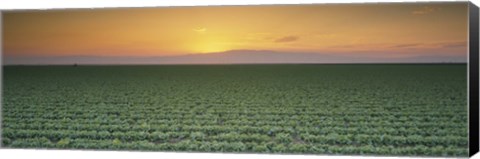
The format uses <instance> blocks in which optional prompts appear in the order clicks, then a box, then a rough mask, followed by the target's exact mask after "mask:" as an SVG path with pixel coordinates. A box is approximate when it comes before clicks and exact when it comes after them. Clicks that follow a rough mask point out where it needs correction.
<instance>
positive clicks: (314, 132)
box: [1, 2, 469, 157]
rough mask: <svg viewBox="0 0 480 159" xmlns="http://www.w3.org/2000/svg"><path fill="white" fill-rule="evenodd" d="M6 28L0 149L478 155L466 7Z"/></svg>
mask: <svg viewBox="0 0 480 159" xmlns="http://www.w3.org/2000/svg"><path fill="white" fill-rule="evenodd" d="M2 16H3V17H2V19H3V21H2V28H3V30H2V34H3V48H2V51H3V55H2V62H3V65H2V69H3V74H2V105H1V106H2V108H1V114H2V116H1V117H2V121H1V126H2V129H1V144H2V148H22V149H23V148H30V149H79V150H122V151H161V152H215V153H260V154H263V153H267V154H315V155H371V156H448V157H452V156H457V157H458V156H461V157H466V156H468V146H469V142H468V106H467V103H468V99H467V91H468V84H467V70H468V67H467V61H468V50H467V43H468V3H467V2H443V3H437V2H431V3H371V4H308V5H256V6H255V5H247V6H190V7H187V6H185V7H154V8H110V9H55V10H18V11H4V12H3V13H2Z"/></svg>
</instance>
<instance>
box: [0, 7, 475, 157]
mask: <svg viewBox="0 0 480 159" xmlns="http://www.w3.org/2000/svg"><path fill="white" fill-rule="evenodd" d="M419 1H425V0H223V1H222V0H202V1H199V0H176V1H155V0H0V10H14V9H52V8H56V9H58V8H60V9H61V8H105V7H107V8H112V7H154V6H198V5H200V6H204V5H246V4H309V3H375V2H419ZM435 1H437V2H438V1H451V0H435ZM479 1H480V0H472V2H474V3H475V4H476V5H477V6H480V2H479ZM0 26H1V25H0ZM0 48H1V40H0ZM0 51H1V50H0ZM0 73H1V72H0ZM0 90H1V87H0ZM0 158H1V159H7V158H48V159H56V158H61V159H64V158H82V159H84V158H88V159H90V158H101V159H109V158H112V159H113V158H114V159H126V158H141V159H144V158H162V159H163V158H195V159H197V158H198V159H207V158H208V159H216V158H228V159H237V158H238V159H240V158H242V159H243V158H248V159H257V158H258V159H260V158H262V159H287V158H295V159H296V158H327V159H329V158H331V159H333V158H339V159H350V158H357V159H363V158H365V159H368V158H378V159H383V158H388V159H398V158H411V159H413V158H412V157H375V156H326V155H273V154H272V155H267V154H222V153H175V152H127V151H122V152H119V151H80V150H32V149H30V150H22V149H0ZM473 158H477V159H480V155H479V154H477V155H475V156H474V157H473ZM424 159H425V158H424Z"/></svg>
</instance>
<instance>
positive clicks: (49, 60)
mask: <svg viewBox="0 0 480 159" xmlns="http://www.w3.org/2000/svg"><path fill="white" fill-rule="evenodd" d="M466 61H467V58H466V57H461V56H418V57H409V58H372V57H362V56H341V55H334V54H327V53H295V52H278V51H271V50H231V51H225V52H216V53H207V54H189V55H180V56H155V57H123V56H115V57H104V56H63V57H8V56H6V57H5V58H4V59H3V62H4V64H7V65H17V64H24V65H29V64H34V65H35V64H40V65H43V64H67V65H70V64H72V65H73V64H75V63H76V64H80V65H81V64H281V63H445V62H449V63H450V62H451V63H465V62H466Z"/></svg>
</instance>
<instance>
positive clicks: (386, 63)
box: [2, 62, 468, 67]
mask: <svg viewBox="0 0 480 159" xmlns="http://www.w3.org/2000/svg"><path fill="white" fill-rule="evenodd" d="M390 64H391V65H399V64H400V65H436V64H444V65H460V64H468V62H357V63H212V64H204V63H197V64H181V63H178V64H78V63H76V64H2V66H72V67H78V66H172V65H173V66H174V65H181V66H185V65H390Z"/></svg>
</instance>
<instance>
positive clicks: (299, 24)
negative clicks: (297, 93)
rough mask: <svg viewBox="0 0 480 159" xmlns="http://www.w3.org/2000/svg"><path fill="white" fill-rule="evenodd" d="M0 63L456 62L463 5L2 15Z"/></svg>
mask: <svg viewBox="0 0 480 159" xmlns="http://www.w3.org/2000/svg"><path fill="white" fill-rule="evenodd" d="M3 15H4V18H3V19H4V20H3V34H4V35H3V38H4V40H3V41H4V44H3V46H4V48H3V52H4V56H7V57H39V56H40V57H57V56H62V57H65V56H102V57H105V56H107V57H110V56H129V57H130V56H133V57H149V56H177V55H187V54H206V53H216V52H225V51H229V50H271V51H279V52H297V53H298V52H309V53H319V54H335V55H342V56H351V55H355V56H364V57H385V58H398V57H413V56H462V57H466V53H467V34H468V30H467V3H412V4H408V3H404V4H394V3H392V4H351V5H345V4H342V5H332V4H329V5H327V4H323V5H264V6H210V7H158V8H129V9H121V8H119V9H94V10H91V9H78V10H49V11H9V12H5V13H4V14H3Z"/></svg>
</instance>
